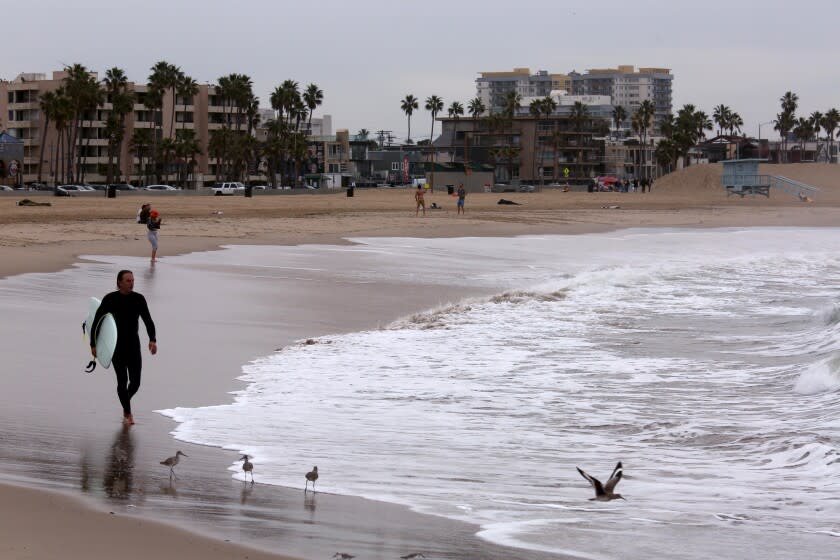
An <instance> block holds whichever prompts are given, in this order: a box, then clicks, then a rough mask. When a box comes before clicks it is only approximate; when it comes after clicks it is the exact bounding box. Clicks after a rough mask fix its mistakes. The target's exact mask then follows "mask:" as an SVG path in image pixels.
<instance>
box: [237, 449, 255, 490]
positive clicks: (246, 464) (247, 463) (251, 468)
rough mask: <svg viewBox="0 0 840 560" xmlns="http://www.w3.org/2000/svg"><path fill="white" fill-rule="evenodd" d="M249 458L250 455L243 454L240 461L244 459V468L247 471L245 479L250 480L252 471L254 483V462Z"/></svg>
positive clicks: (252, 481)
mask: <svg viewBox="0 0 840 560" xmlns="http://www.w3.org/2000/svg"><path fill="white" fill-rule="evenodd" d="M248 459H250V457H248V456H247V455H243V456H242V459H240V461H242V470H243V471H245V480H246V481H247V480H248V473H251V484H253V483H254V463H252V462H251V461H249V460H248Z"/></svg>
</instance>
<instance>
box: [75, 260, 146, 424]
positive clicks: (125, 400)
mask: <svg viewBox="0 0 840 560" xmlns="http://www.w3.org/2000/svg"><path fill="white" fill-rule="evenodd" d="M106 313H110V314H111V315H113V316H114V321H115V322H116V323H117V333H119V334H118V336H117V347H116V349H115V350H114V357H113V359H112V360H111V363H112V364H113V365H114V372H115V373H116V374H117V396H118V397H119V399H120V404H121V405H122V408H123V422H125V423H126V424H127V425H132V424H134V417H133V416H132V414H131V397H133V396H134V395H135V394H136V393H137V390H138V389H139V388H140V374H141V370H142V369H143V360H142V356H141V353H140V333H139V330H140V326H139V324H138V319H143V323H144V324H145V325H146V334H148V335H149V352H151V353H152V355H153V356H154V355H155V354H157V339H156V338H155V323H154V321H152V315H151V314H150V313H149V306H148V305H147V304H146V298H144V297H143V296H142V295H141V294H139V293H137V292H135V291H134V274H133V273H132V272H131V271H130V270H121V271H119V273H118V274H117V291H115V292H111V293H109V294H107V295H106V296H105V297H104V298H102V303H101V304H100V305H99V309H97V310H96V315H95V316H94V318H93V323H92V324H94V325H98V324H99V320H100V319H101V318H102V317H103V316H104V315H105V314H106ZM90 353H91V354H93V357H94V358H95V357H96V337H95V336H91V338H90Z"/></svg>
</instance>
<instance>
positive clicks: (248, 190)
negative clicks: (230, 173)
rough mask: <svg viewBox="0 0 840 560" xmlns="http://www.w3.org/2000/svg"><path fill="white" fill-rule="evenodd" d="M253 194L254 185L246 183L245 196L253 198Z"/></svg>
mask: <svg viewBox="0 0 840 560" xmlns="http://www.w3.org/2000/svg"><path fill="white" fill-rule="evenodd" d="M252 196H254V187H252V186H251V185H245V198H251V197H252Z"/></svg>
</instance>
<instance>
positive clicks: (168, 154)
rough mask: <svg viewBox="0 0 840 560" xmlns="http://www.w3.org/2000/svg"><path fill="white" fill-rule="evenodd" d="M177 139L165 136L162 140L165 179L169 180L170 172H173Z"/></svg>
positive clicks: (161, 151) (161, 155)
mask: <svg viewBox="0 0 840 560" xmlns="http://www.w3.org/2000/svg"><path fill="white" fill-rule="evenodd" d="M175 147H176V144H175V140H173V139H172V138H164V139H163V140H161V141H160V146H158V150H160V161H161V163H162V164H163V180H164V181H169V174H170V173H171V172H172V158H173V156H174V155H175Z"/></svg>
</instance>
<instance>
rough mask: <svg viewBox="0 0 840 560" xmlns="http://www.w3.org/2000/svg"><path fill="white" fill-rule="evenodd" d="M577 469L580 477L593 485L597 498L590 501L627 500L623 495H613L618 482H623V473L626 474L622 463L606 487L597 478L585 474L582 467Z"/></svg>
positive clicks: (614, 470)
mask: <svg viewBox="0 0 840 560" xmlns="http://www.w3.org/2000/svg"><path fill="white" fill-rule="evenodd" d="M575 468H576V469H577V470H578V472H579V473H580V475H581V476H582V477H583V478H585V479H586V480H588V481H589V484H591V485H592V488H594V489H595V497H594V498H589V500H590V501H592V500H598V501H599V502H609V501H610V500H619V499H620V500H624V499H626V498H625V497H624V496H622V495H621V494H615V493H613V489H614V488H615V485H616V484H618V481H620V480H621V476H622V473H623V472H624V468H623V467H622V466H621V461H619V462H618V464H617V465H616V466H615V468H614V469H613V472H612V474H611V475H610V479H609V480H608V481H607V485H606V486H604V485H602V484H601V481H600V480H598V479H597V478H594V477H592V476H589V475H588V474H586V473H585V472H583V471H582V470H580V467H575Z"/></svg>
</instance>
